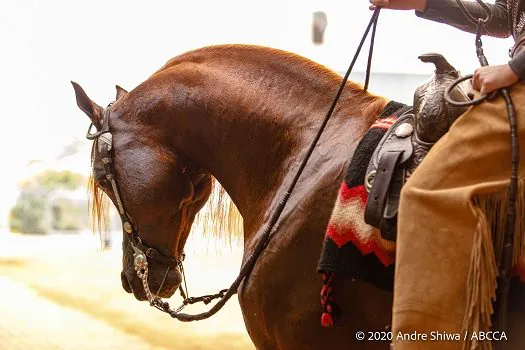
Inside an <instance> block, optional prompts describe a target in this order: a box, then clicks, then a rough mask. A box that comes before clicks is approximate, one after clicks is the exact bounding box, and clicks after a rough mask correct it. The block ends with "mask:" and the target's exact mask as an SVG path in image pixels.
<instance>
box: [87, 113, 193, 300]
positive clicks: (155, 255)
mask: <svg viewBox="0 0 525 350" xmlns="http://www.w3.org/2000/svg"><path fill="white" fill-rule="evenodd" d="M111 105H112V103H110V104H109V105H108V107H106V109H104V113H103V120H102V127H101V128H100V130H97V132H96V133H91V130H92V129H93V123H91V125H90V126H89V129H88V131H87V133H86V138H87V139H88V140H92V141H94V142H95V151H96V152H98V154H99V155H100V157H101V160H102V163H103V164H104V176H105V178H106V180H107V181H108V182H109V183H110V184H111V190H112V192H113V195H114V196H115V201H116V202H117V203H116V204H117V209H118V213H119V216H120V220H121V221H122V228H123V229H124V231H125V232H126V233H127V234H128V236H129V238H130V243H131V247H132V248H133V265H134V268H135V271H136V273H137V276H138V277H139V278H140V279H141V281H142V285H143V287H144V291H145V292H146V296H147V298H148V301H149V302H150V304H152V305H153V304H154V303H156V302H157V301H158V300H160V298H159V297H158V296H157V295H155V294H153V293H152V292H151V291H150V289H149V284H148V258H149V259H150V261H151V260H154V261H158V262H159V263H161V264H162V266H167V268H166V273H165V274H164V278H163V280H162V282H161V284H160V286H159V289H158V291H157V294H158V293H159V292H160V290H161V288H162V286H163V284H164V282H165V280H166V277H167V276H168V272H169V271H170V269H179V271H180V272H181V273H183V271H184V269H183V267H182V261H183V260H184V254H183V255H182V260H179V259H176V258H174V257H170V256H166V255H163V254H162V253H160V252H159V251H157V250H156V249H155V248H152V247H149V246H148V245H146V244H144V243H143V242H142V240H141V239H140V236H139V232H138V229H137V228H136V227H135V226H134V225H133V220H131V218H130V216H129V215H128V213H127V212H126V210H125V209H124V205H123V204H122V196H121V195H120V190H119V187H118V184H117V181H116V175H115V167H114V166H113V156H114V154H113V135H112V134H111V131H110V129H109V116H110V107H111ZM181 292H182V289H181ZM183 295H184V294H183Z"/></svg>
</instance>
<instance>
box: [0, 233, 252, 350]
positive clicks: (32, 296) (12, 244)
mask: <svg viewBox="0 0 525 350" xmlns="http://www.w3.org/2000/svg"><path fill="white" fill-rule="evenodd" d="M119 244H120V243H119V242H115V243H114V246H115V247H116V248H115V249H114V250H109V251H106V252H100V251H98V249H97V246H98V242H97V239H96V238H95V237H93V236H91V235H69V236H67V235H66V236H64V235H52V236H21V235H13V234H8V233H1V232H0V285H2V287H0V288H1V289H2V290H3V293H2V294H6V293H7V294H9V293H11V297H8V298H4V297H3V298H2V299H3V300H4V302H3V303H0V309H4V310H2V311H0V348H2V349H33V348H35V349H37V348H38V349H42V350H47V349H66V348H67V349H69V348H70V349H119V348H126V349H239V350H240V349H254V347H253V345H252V343H251V341H250V339H249V337H248V335H247V333H246V330H245V327H244V323H243V320H242V315H241V312H240V308H239V304H238V301H237V299H236V298H232V300H231V301H230V302H229V303H228V304H227V306H226V307H225V308H224V309H223V310H221V311H220V312H219V313H218V314H217V315H215V316H213V317H212V318H211V319H209V320H204V321H199V322H192V323H181V322H178V321H176V320H173V319H171V318H170V317H169V316H168V315H166V314H163V313H161V312H159V311H157V310H154V309H153V308H151V307H150V306H149V305H148V304H147V303H144V302H142V303H141V302H138V301H137V300H135V298H134V297H133V296H132V295H130V294H127V293H126V292H125V291H124V290H123V289H122V287H121V285H120V278H119V274H120V269H121V260H120V259H121V252H120V249H119V246H120V245H119ZM206 247H210V243H209V242H204V241H199V242H197V241H194V242H189V246H188V248H189V249H187V252H186V253H187V258H186V264H185V270H186V274H187V280H188V290H189V292H190V294H191V295H193V296H198V295H202V294H210V293H215V292H217V291H218V290H220V289H222V288H226V287H227V286H229V284H230V283H231V282H232V281H233V279H234V278H235V276H236V273H237V272H238V270H239V267H240V259H241V249H240V247H239V246H237V245H235V246H234V247H233V248H228V247H224V246H221V245H218V246H217V245H216V244H214V243H211V248H206ZM217 251H220V252H221V253H220V254H217V253H216V252H217ZM6 291H7V292H6ZM5 296H8V295H5ZM6 299H10V301H8V302H6V301H5V300H6ZM17 300H18V301H17ZM179 303H180V297H179V296H174V297H173V298H172V299H171V300H170V304H171V305H172V306H174V305H177V306H178V305H179ZM24 308H25V309H27V310H28V311H24ZM204 309H205V307H202V306H200V307H196V306H192V307H191V308H187V309H186V310H187V311H193V312H199V311H203V310H204ZM45 310H47V311H45ZM71 312H74V313H75V315H72V314H70V313H71ZM10 313H11V315H12V316H11V320H6V318H4V317H3V316H2V314H3V315H4V316H6V315H9V314H10ZM82 317H83V318H82ZM14 318H16V319H17V320H18V321H17V322H13V321H12V320H13V319H14ZM70 318H71V321H67V320H69V319H70ZM37 319H38V320H39V321H38V322H37ZM57 319H58V320H60V321H61V322H59V324H60V327H61V328H60V329H58V331H57V326H56V325H57V321H56V320H57ZM68 323H70V324H69V325H68ZM51 325H54V326H53V327H54V328H53V329H50V330H46V327H47V328H50V327H51ZM33 328H34V329H33ZM90 328H92V329H91V330H90ZM37 329H38V331H37ZM108 329H109V330H108ZM73 334H76V335H74V336H73ZM108 334H109V335H108ZM32 335H34V338H35V339H34V341H32V340H31V337H32ZM43 337H49V339H48V341H47V342H45V341H43V340H42V338H43ZM53 337H54V338H53ZM108 337H110V338H111V339H112V340H113V343H114V344H113V345H111V344H110V343H111V342H109V341H108ZM17 338H19V339H18V340H17ZM21 338H24V339H21ZM36 338H38V339H36ZM58 338H60V339H58ZM64 339H66V340H67V341H66V342H64ZM117 339H120V340H119V341H118V342H117ZM24 344H25V345H24ZM46 344H47V345H46ZM61 344H67V345H61ZM90 344H92V345H90ZM95 344H96V345H95ZM115 344H118V345H115ZM123 344H124V345H123ZM106 345H107V346H106ZM69 346H70V347H69Z"/></svg>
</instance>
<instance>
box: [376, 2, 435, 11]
mask: <svg viewBox="0 0 525 350" xmlns="http://www.w3.org/2000/svg"><path fill="white" fill-rule="evenodd" d="M368 1H369V2H370V3H371V4H372V5H371V6H370V10H375V9H376V8H377V7H382V8H385V9H391V10H417V11H421V12H422V11H425V9H426V8H427V0H368Z"/></svg>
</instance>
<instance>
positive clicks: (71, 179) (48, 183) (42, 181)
mask: <svg viewBox="0 0 525 350" xmlns="http://www.w3.org/2000/svg"><path fill="white" fill-rule="evenodd" d="M86 183H87V180H86V178H85V177H84V176H82V175H80V174H77V173H74V172H72V171H69V170H66V171H55V170H50V171H46V172H45V173H42V174H38V175H36V176H34V177H32V178H30V179H28V180H26V181H24V182H23V183H22V184H21V186H20V187H21V188H22V189H31V188H42V189H45V190H56V189H65V190H76V189H78V188H80V187H81V186H82V185H84V184H86Z"/></svg>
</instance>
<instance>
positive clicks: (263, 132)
mask: <svg viewBox="0 0 525 350" xmlns="http://www.w3.org/2000/svg"><path fill="white" fill-rule="evenodd" d="M227 53H228V52H221V53H220V54H217V53H215V55H214V54H213V52H212V53H210V57H207V55H206V52H204V53H202V52H200V53H199V54H198V55H197V56H198V60H196V59H195V58H194V57H193V56H190V57H189V58H186V60H181V61H179V62H176V64H172V65H170V64H168V65H167V66H166V67H164V68H163V69H162V70H161V71H159V72H157V73H156V74H155V75H154V76H153V77H152V78H151V79H150V82H151V83H152V84H153V86H156V87H157V89H156V90H157V91H155V99H156V100H158V101H159V102H161V103H155V105H156V106H158V105H162V110H158V109H156V111H155V119H154V120H155V122H156V123H157V124H158V125H157V127H158V128H162V129H163V130H164V131H165V133H164V134H165V135H166V137H169V138H171V141H172V147H173V148H174V151H175V152H179V153H182V154H183V155H184V156H185V157H187V158H188V159H190V160H191V161H192V162H193V163H194V164H195V165H197V166H199V167H201V168H203V169H205V170H206V171H208V172H210V173H211V174H212V175H213V176H214V177H215V178H216V179H217V180H218V181H219V182H220V184H221V185H222V186H223V187H224V188H225V190H226V191H227V192H228V194H229V195H230V197H231V198H232V200H233V202H234V203H235V205H236V206H237V208H238V209H239V211H240V213H241V214H242V216H243V219H244V222H245V225H246V224H247V223H248V224H249V223H253V224H255V223H256V222H260V221H264V220H265V219H266V218H265V217H263V216H264V215H265V214H266V213H267V211H268V210H267V209H268V208H269V206H270V205H271V203H272V202H275V198H276V197H277V196H279V194H280V192H281V191H282V189H281V186H282V184H283V183H286V182H288V181H287V178H290V176H291V175H290V174H291V173H294V170H295V169H297V166H298V163H299V162H300V161H301V160H302V158H303V157H304V154H305V151H306V149H307V148H308V147H309V145H310V143H311V142H312V140H313V138H314V135H315V133H316V132H317V130H318V129H319V126H320V125H321V122H322V118H323V117H324V116H325V114H326V111H327V110H328V109H329V107H330V103H331V102H332V100H333V97H334V96H335V93H336V91H337V88H338V84H340V78H337V77H331V76H329V74H328V73H327V72H323V71H321V70H320V69H319V68H317V69H312V68H311V67H306V66H304V64H303V66H304V67H302V66H300V65H301V62H300V61H299V63H296V62H293V60H291V62H288V63H283V61H285V60H286V59H287V58H286V57H283V56H282V55H276V54H269V53H268V52H264V51H261V52H258V53H254V52H252V51H250V50H244V51H243V50H237V51H235V53H234V54H232V53H231V51H230V52H229V53H230V56H228V55H227ZM261 55H266V57H263V59H262V60H260V61H259V60H258V59H260V58H261ZM211 57H215V58H211ZM216 57H220V59H217V58H216ZM206 59H208V61H206ZM288 59H289V58H288ZM195 61H198V63H195ZM202 62H206V64H203V63H202ZM261 71H262V72H264V76H260V75H258V74H259V73H258V72H261ZM327 75H328V76H327ZM146 85H148V84H146ZM159 86H161V87H162V88H161V89H160V90H162V91H161V92H160V93H159V91H158V90H159V89H158V87H159ZM168 87H169V88H168ZM346 90H347V91H346V92H345V93H344V94H343V96H342V97H341V102H340V103H339V105H338V106H339V107H338V108H337V109H336V111H335V113H334V116H333V119H334V120H339V121H341V120H343V119H348V118H349V117H354V116H355V117H358V116H363V117H365V118H368V119H369V120H370V123H371V122H372V121H373V120H374V119H375V117H376V116H377V114H378V112H379V111H380V110H381V109H382V108H383V107H384V105H385V104H386V101H385V100H384V99H382V98H379V97H375V96H372V95H369V94H367V93H364V92H362V91H361V90H359V91H357V90H356V86H355V85H353V84H352V85H351V86H350V87H349V88H348V89H346ZM167 91H170V92H167ZM162 116H164V117H165V118H167V119H169V120H170V124H169V125H171V127H168V126H167V125H168V123H167V121H166V120H165V118H163V117H162ZM332 125H333V126H329V127H328V128H327V131H329V129H330V128H332V129H334V128H338V127H340V125H341V123H338V122H335V123H332ZM333 131H334V130H332V134H333ZM335 132H337V131H335ZM328 133H329V134H330V131H329V132H328Z"/></svg>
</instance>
